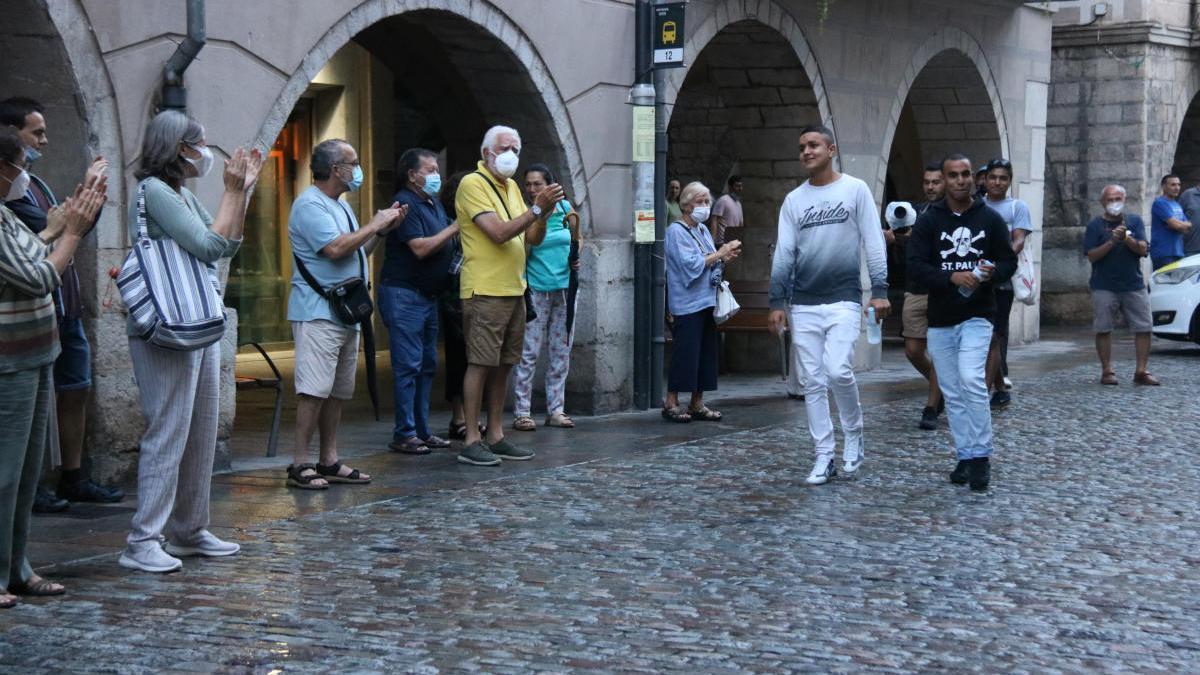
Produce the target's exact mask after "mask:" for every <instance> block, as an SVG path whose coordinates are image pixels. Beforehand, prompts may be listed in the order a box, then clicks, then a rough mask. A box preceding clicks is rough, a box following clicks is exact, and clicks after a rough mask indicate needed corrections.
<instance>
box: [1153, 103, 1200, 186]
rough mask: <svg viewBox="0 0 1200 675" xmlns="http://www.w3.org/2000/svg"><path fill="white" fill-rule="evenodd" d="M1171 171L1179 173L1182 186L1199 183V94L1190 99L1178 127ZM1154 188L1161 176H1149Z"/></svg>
mask: <svg viewBox="0 0 1200 675" xmlns="http://www.w3.org/2000/svg"><path fill="white" fill-rule="evenodd" d="M1171 173H1177V174H1179V177H1180V178H1182V179H1183V186H1184V188H1185V189H1186V188H1189V187H1192V186H1194V185H1196V184H1197V183H1200V96H1196V97H1195V98H1193V99H1192V100H1191V103H1190V104H1189V105H1188V107H1187V112H1186V113H1184V116H1183V123H1182V124H1181V125H1180V127H1179V140H1178V141H1177V142H1176V144H1175V156H1174V159H1173V160H1172V162H1171ZM1150 178H1151V179H1152V180H1153V186H1154V189H1157V188H1158V181H1159V179H1160V178H1162V176H1151V177H1150Z"/></svg>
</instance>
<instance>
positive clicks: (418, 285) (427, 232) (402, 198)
mask: <svg viewBox="0 0 1200 675" xmlns="http://www.w3.org/2000/svg"><path fill="white" fill-rule="evenodd" d="M392 201H393V202H400V204H401V206H404V205H407V206H408V216H407V217H405V219H404V222H402V223H400V225H398V226H397V227H396V229H394V230H392V231H391V232H389V233H388V236H387V250H386V253H385V254H384V258H383V272H382V273H381V275H380V283H383V284H386V285H389V286H403V287H405V288H411V289H413V290H415V291H417V292H418V293H421V294H423V295H427V296H433V295H437V294H438V293H441V292H442V291H444V290H445V289H446V281H447V279H448V278H449V276H450V262H451V260H452V259H453V258H454V247H453V246H451V245H450V243H449V242H447V243H446V244H445V245H443V246H442V247H441V248H439V249H438V250H436V251H434V252H433V253H431V254H429V256H427V257H426V258H425V259H424V260H421V259H420V258H418V257H417V254H415V253H413V251H412V247H410V246H409V245H408V242H410V241H412V240H413V239H421V238H424V237H432V236H433V235H435V234H437V233H439V232H441V231H442V230H444V229H446V228H447V227H449V226H450V219H449V218H447V217H446V210H445V209H444V208H442V202H441V201H439V200H437V199H428V198H426V197H425V196H423V195H420V194H417V193H416V192H413V191H412V190H411V189H410V188H408V187H407V186H405V187H403V188H401V189H400V191H399V192H397V193H396V196H395V197H392Z"/></svg>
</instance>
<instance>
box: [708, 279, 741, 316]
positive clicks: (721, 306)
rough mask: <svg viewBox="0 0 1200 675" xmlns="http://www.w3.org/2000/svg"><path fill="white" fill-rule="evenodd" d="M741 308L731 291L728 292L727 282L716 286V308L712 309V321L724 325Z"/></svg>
mask: <svg viewBox="0 0 1200 675" xmlns="http://www.w3.org/2000/svg"><path fill="white" fill-rule="evenodd" d="M741 308H742V306H741V305H739V304H738V301H737V298H734V297H733V291H731V290H729V282H728V281H722V282H721V285H720V286H717V306H716V307H713V320H714V321H716V322H717V323H719V324H720V323H725V322H726V321H728V320H729V319H730V317H732V316H733V315H734V314H737V313H738V310H740V309H741Z"/></svg>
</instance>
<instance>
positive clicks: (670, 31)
mask: <svg viewBox="0 0 1200 675" xmlns="http://www.w3.org/2000/svg"><path fill="white" fill-rule="evenodd" d="M662 43H663V44H664V45H673V44H675V22H674V21H666V22H664V23H663V27H662Z"/></svg>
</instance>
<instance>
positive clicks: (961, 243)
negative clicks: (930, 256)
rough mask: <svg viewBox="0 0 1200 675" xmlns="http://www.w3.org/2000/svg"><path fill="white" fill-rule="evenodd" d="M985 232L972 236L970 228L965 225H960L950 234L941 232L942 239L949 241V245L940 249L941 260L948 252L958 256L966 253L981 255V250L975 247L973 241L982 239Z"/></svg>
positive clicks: (961, 256)
mask: <svg viewBox="0 0 1200 675" xmlns="http://www.w3.org/2000/svg"><path fill="white" fill-rule="evenodd" d="M986 234H987V233H986V232H980V233H979V234H977V235H975V236H974V237H972V236H971V230H970V229H968V228H965V227H960V228H958V229H957V230H955V231H954V232H953V233H952V234H946V233H945V232H943V233H942V240H944V241H948V242H950V247H949V248H947V249H946V250H944V251H941V254H942V260H945V259H946V258H947V257H949V256H950V254H952V253H953V254H954V255H955V256H956V257H958V258H964V257H966V255H967V254H968V253H974V254H975V255H982V254H983V251H981V250H979V249H977V248H975V245H974V244H975V242H977V241H979V240H980V239H983V237H984V236H985V235H986Z"/></svg>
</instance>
